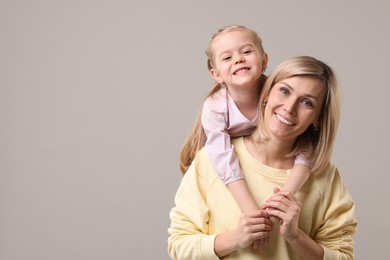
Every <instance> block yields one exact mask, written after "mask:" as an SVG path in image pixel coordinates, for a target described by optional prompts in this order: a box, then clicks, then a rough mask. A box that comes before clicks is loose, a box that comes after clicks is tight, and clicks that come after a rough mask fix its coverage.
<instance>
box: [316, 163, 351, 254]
mask: <svg viewBox="0 0 390 260" xmlns="http://www.w3.org/2000/svg"><path fill="white" fill-rule="evenodd" d="M332 177H333V180H331V182H330V183H329V184H328V185H329V187H330V188H329V189H328V191H327V192H326V193H325V194H323V202H324V203H323V204H322V205H323V211H322V212H324V219H323V224H322V225H321V226H320V227H319V228H318V229H317V231H316V234H315V237H314V240H316V241H317V242H318V243H319V244H320V245H321V246H322V247H323V249H324V259H325V260H334V259H345V260H347V259H353V258H354V253H353V248H354V241H353V238H352V236H353V235H354V233H355V232H356V228H357V220H356V219H355V203H354V201H353V199H352V197H351V195H350V194H349V192H348V190H347V189H346V187H345V186H344V184H343V183H342V180H341V178H340V175H339V173H338V171H337V169H335V174H334V175H333V176H332Z"/></svg>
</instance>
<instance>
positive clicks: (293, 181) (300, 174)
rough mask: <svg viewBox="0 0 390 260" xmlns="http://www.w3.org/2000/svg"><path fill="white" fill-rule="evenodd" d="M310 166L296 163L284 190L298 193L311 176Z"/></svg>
mask: <svg viewBox="0 0 390 260" xmlns="http://www.w3.org/2000/svg"><path fill="white" fill-rule="evenodd" d="M310 171H311V169H310V167H308V166H307V165H304V164H295V165H294V167H293V169H292V170H291V174H290V177H289V178H288V180H287V182H286V184H284V185H283V187H282V189H281V190H282V191H288V192H291V193H292V194H296V193H297V192H298V191H299V190H300V189H301V188H302V186H303V184H305V182H306V181H307V179H308V178H309V176H310Z"/></svg>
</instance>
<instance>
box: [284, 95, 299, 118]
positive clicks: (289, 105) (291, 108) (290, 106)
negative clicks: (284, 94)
mask: <svg viewBox="0 0 390 260" xmlns="http://www.w3.org/2000/svg"><path fill="white" fill-rule="evenodd" d="M296 106H297V102H295V100H292V99H290V100H288V101H286V102H285V104H284V110H285V111H286V112H287V113H289V114H292V115H295V114H296Z"/></svg>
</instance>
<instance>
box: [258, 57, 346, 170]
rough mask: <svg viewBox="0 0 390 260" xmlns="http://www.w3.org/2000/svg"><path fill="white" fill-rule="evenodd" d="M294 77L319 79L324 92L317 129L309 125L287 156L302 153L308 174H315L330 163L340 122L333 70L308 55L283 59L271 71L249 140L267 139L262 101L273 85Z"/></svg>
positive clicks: (338, 94) (337, 93) (263, 101)
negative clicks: (308, 166) (308, 168)
mask: <svg viewBox="0 0 390 260" xmlns="http://www.w3.org/2000/svg"><path fill="white" fill-rule="evenodd" d="M295 76H307V77H313V78H316V79H319V80H320V81H322V82H323V86H324V87H325V91H326V92H325V93H326V94H325V98H324V102H323V104H322V107H321V112H320V117H319V126H318V129H317V127H314V126H313V125H311V126H310V127H309V128H308V129H307V130H306V131H305V132H304V133H303V134H301V135H300V136H298V138H297V140H296V142H295V144H294V148H293V151H292V152H291V153H290V156H295V155H297V154H298V153H299V152H302V151H305V158H306V159H307V160H309V161H311V162H312V163H313V168H312V171H316V170H320V169H322V168H323V167H325V166H326V164H327V163H328V162H329V160H330V157H331V155H332V150H333V145H334V141H335V138H336V132H337V128H338V125H339V119H340V93H339V85H338V82H337V79H336V76H335V74H334V72H333V70H332V69H331V68H330V67H329V66H328V65H326V64H325V63H324V62H322V61H320V60H317V59H315V58H313V57H310V56H298V57H293V58H290V59H287V60H285V61H284V62H282V63H280V64H279V65H278V66H277V67H276V68H275V70H274V71H273V72H272V73H271V75H269V77H268V79H267V81H266V82H265V85H264V87H263V91H262V93H261V95H260V101H259V102H260V104H261V105H259V117H260V118H259V124H258V126H257V128H256V130H255V131H254V132H253V133H252V136H251V138H252V140H253V141H254V142H262V141H265V140H267V139H268V138H269V135H268V133H267V129H266V127H265V122H264V111H265V104H266V100H267V99H268V96H269V94H270V91H271V89H272V88H273V86H274V85H275V84H276V83H278V82H280V81H282V80H284V79H287V78H291V77H295Z"/></svg>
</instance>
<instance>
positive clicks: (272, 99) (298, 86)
mask: <svg viewBox="0 0 390 260" xmlns="http://www.w3.org/2000/svg"><path fill="white" fill-rule="evenodd" d="M324 96H325V87H324V86H323V84H322V82H321V81H320V80H319V79H316V78H313V77H308V76H296V77H291V78H287V79H284V80H282V81H280V82H278V83H276V84H275V85H274V86H273V87H272V89H271V91H270V93H269V96H268V100H267V104H266V107H265V112H264V120H265V124H266V127H267V129H268V131H269V133H270V134H271V135H272V136H275V137H278V138H282V139H283V140H286V141H287V140H291V141H294V140H295V139H296V138H297V137H298V136H299V135H301V134H302V133H303V132H305V131H306V129H307V128H308V127H309V126H310V125H311V124H314V125H315V126H318V120H319V115H320V112H321V107H322V104H323V99H324Z"/></svg>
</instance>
